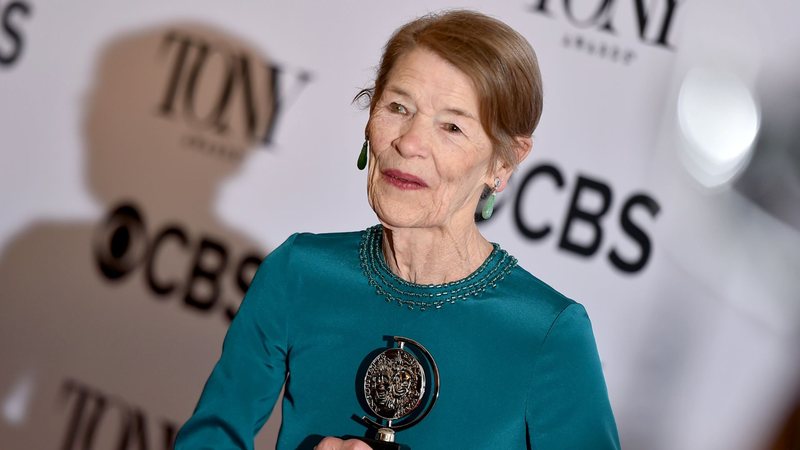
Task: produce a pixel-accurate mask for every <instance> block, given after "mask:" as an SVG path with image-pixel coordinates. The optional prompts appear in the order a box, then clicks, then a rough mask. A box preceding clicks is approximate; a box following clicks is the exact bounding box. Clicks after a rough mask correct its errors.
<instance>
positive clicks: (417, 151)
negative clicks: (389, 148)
mask: <svg viewBox="0 0 800 450" xmlns="http://www.w3.org/2000/svg"><path fill="white" fill-rule="evenodd" d="M433 137H434V136H433V127H432V126H431V125H430V122H429V121H428V120H426V117H425V116H423V115H421V114H416V115H414V117H412V118H410V119H409V120H408V121H407V122H406V124H405V126H404V127H403V128H402V129H401V131H400V136H398V138H397V139H396V140H395V142H394V147H395V148H396V149H397V151H398V153H400V154H401V155H402V156H403V157H406V158H413V157H425V156H428V155H429V154H430V152H431V149H432V148H431V146H432V144H433Z"/></svg>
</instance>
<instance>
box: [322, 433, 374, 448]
mask: <svg viewBox="0 0 800 450" xmlns="http://www.w3.org/2000/svg"><path fill="white" fill-rule="evenodd" d="M314 450H372V447H370V446H369V445H367V444H366V443H365V442H364V441H359V440H358V439H348V440H346V441H343V440H341V439H339V438H335V437H330V436H328V437H326V438H325V439H323V440H322V441H320V443H319V444H317V446H316V447H314Z"/></svg>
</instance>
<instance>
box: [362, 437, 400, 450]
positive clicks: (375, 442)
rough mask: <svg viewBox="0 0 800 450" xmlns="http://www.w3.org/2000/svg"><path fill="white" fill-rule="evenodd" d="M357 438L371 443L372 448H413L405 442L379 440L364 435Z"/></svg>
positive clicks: (375, 449) (385, 449)
mask: <svg viewBox="0 0 800 450" xmlns="http://www.w3.org/2000/svg"><path fill="white" fill-rule="evenodd" d="M357 439H358V440H360V441H364V442H366V443H367V444H369V446H370V447H372V450H411V447H409V446H407V445H403V444H398V443H397V442H386V441H379V440H377V439H370V438H364V437H360V438H357Z"/></svg>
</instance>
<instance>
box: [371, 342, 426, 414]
mask: <svg viewBox="0 0 800 450" xmlns="http://www.w3.org/2000/svg"><path fill="white" fill-rule="evenodd" d="M424 395H425V371H424V370H423V369H422V365H421V364H420V363H419V361H417V359H416V358H415V357H414V356H413V355H411V354H410V353H409V352H407V351H405V350H404V349H402V348H390V349H388V350H384V351H383V352H381V354H379V355H378V356H377V357H376V358H375V359H374V360H372V363H370V365H369V367H368V368H367V374H366V375H365V376H364V398H365V399H366V401H367V405H368V406H369V408H370V409H371V410H372V412H373V413H375V415H376V416H378V417H381V418H383V419H386V420H395V419H399V418H401V417H405V416H407V415H408V414H410V413H411V412H413V411H414V410H415V409H416V408H417V407H418V406H419V404H420V402H421V401H422V397H423V396H424Z"/></svg>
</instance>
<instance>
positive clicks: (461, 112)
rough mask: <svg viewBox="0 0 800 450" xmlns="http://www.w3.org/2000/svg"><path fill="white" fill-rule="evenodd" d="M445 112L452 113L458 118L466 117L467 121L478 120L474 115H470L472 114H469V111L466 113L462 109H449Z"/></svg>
mask: <svg viewBox="0 0 800 450" xmlns="http://www.w3.org/2000/svg"><path fill="white" fill-rule="evenodd" d="M445 112H449V113H451V114H455V115H457V116H461V117H466V118H467V119H472V120H477V119H476V118H475V116H473V115H472V114H470V113H468V112H467V111H464V110H462V109H458V108H447V109H445Z"/></svg>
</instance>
